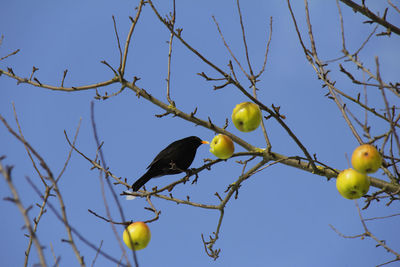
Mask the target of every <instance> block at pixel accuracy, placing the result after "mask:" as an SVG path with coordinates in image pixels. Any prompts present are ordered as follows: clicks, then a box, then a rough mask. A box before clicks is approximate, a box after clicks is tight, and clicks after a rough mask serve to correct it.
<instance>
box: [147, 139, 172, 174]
mask: <svg viewBox="0 0 400 267" xmlns="http://www.w3.org/2000/svg"><path fill="white" fill-rule="evenodd" d="M175 143H176V142H173V143H172V144H170V145H169V146H167V147H166V148H164V149H163V150H161V152H160V153H158V155H157V156H156V157H155V158H154V159H153V161H152V162H151V163H150V164H149V166H147V169H149V168H150V167H151V166H153V165H154V164H156V163H157V162H158V161H160V160H161V159H165V158H168V155H170V154H171V153H172V151H173V150H175V149H176V145H174V144H175Z"/></svg>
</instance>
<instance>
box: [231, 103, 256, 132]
mask: <svg viewBox="0 0 400 267" xmlns="http://www.w3.org/2000/svg"><path fill="white" fill-rule="evenodd" d="M261 119H262V114H261V110H260V108H259V107H258V105H257V104H254V103H252V102H243V103H240V104H237V105H236V107H235V108H234V109H233V111H232V121H233V124H234V125H235V126H236V128H237V129H238V130H239V131H242V132H251V131H254V130H255V129H257V128H258V126H260V123H261Z"/></svg>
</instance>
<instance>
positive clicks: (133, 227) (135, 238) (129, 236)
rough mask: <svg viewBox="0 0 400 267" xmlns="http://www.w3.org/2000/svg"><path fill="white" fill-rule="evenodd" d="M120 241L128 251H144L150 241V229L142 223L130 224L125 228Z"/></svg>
mask: <svg viewBox="0 0 400 267" xmlns="http://www.w3.org/2000/svg"><path fill="white" fill-rule="evenodd" d="M122 239H123V240H124V242H125V245H127V246H128V248H130V249H134V250H140V249H144V248H145V247H147V245H148V244H149V242H150V239H151V233H150V229H149V227H148V226H147V224H145V223H144V222H134V223H131V224H130V225H129V226H128V227H126V228H125V231H124V233H123V234H122Z"/></svg>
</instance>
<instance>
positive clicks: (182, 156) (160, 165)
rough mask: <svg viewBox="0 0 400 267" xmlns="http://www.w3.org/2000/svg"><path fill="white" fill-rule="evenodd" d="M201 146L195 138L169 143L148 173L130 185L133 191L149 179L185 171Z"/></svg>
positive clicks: (152, 163) (199, 141) (153, 162)
mask: <svg viewBox="0 0 400 267" xmlns="http://www.w3.org/2000/svg"><path fill="white" fill-rule="evenodd" d="M201 144H202V141H201V139H200V138H198V137H197V136H190V137H186V138H183V139H180V140H177V141H175V142H173V143H171V144H170V145H169V146H167V147H166V148H164V149H163V150H162V151H161V152H160V153H158V155H157V156H156V157H155V158H154V160H153V161H152V162H151V163H150V165H149V166H148V167H147V169H148V171H147V172H146V173H145V174H143V176H142V177H140V178H139V179H138V180H137V181H136V182H135V183H134V184H133V185H132V189H133V191H138V190H139V189H140V188H141V187H142V186H143V185H144V184H145V183H147V182H148V181H149V180H150V179H151V178H154V177H160V176H163V175H170V174H177V173H181V172H182V171H186V170H187V169H188V168H189V167H190V165H191V164H192V162H193V160H194V157H195V156H196V151H197V148H198V147H199V146H200V145H201Z"/></svg>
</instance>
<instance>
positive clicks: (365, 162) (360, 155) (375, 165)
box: [351, 144, 382, 173]
mask: <svg viewBox="0 0 400 267" xmlns="http://www.w3.org/2000/svg"><path fill="white" fill-rule="evenodd" d="M351 164H352V165H353V168H354V169H355V170H357V171H359V172H364V173H374V172H376V171H377V170H378V169H379V167H380V166H381V165H382V156H381V154H379V152H378V150H377V149H376V148H375V147H374V146H371V145H368V144H364V145H361V146H359V147H357V148H356V149H355V150H354V151H353V155H352V156H351Z"/></svg>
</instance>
